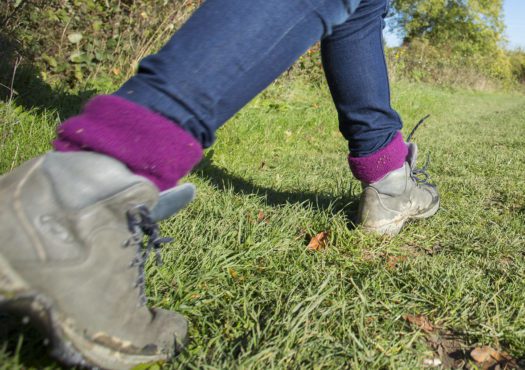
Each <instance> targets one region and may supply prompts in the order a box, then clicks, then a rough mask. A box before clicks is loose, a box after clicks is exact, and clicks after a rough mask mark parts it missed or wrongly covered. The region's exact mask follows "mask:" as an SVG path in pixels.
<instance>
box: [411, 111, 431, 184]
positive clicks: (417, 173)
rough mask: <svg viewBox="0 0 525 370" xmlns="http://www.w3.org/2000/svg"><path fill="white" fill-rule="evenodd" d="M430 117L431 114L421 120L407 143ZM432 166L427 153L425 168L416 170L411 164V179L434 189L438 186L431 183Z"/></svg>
mask: <svg viewBox="0 0 525 370" xmlns="http://www.w3.org/2000/svg"><path fill="white" fill-rule="evenodd" d="M428 117H430V114H427V115H426V116H425V117H423V118H421V119H420V120H419V122H418V123H417V124H416V126H415V127H414V128H413V129H412V131H411V132H410V134H409V135H408V137H407V142H410V141H411V140H412V138H413V136H414V134H415V132H416V130H417V129H418V128H419V126H421V125H422V124H423V123H424V122H425V121H426V120H427V119H428ZM429 165H430V153H427V158H426V160H425V164H424V165H423V167H420V168H416V167H415V164H414V165H412V163H411V164H410V169H411V173H410V177H411V178H412V179H413V180H414V181H415V182H416V183H417V184H423V185H429V186H432V187H435V186H436V185H435V184H434V183H432V182H430V174H429V173H428V172H427V170H428V166H429Z"/></svg>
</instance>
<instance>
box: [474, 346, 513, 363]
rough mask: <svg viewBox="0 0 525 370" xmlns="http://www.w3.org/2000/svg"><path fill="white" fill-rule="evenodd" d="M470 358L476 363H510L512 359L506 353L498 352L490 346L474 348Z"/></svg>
mask: <svg viewBox="0 0 525 370" xmlns="http://www.w3.org/2000/svg"><path fill="white" fill-rule="evenodd" d="M470 357H472V359H473V360H474V361H476V362H478V363H480V364H481V363H484V362H489V361H490V362H501V361H510V360H512V358H511V357H510V355H509V354H508V353H507V352H499V351H497V350H495V349H494V348H492V347H490V346H482V347H476V348H474V349H473V350H472V352H470Z"/></svg>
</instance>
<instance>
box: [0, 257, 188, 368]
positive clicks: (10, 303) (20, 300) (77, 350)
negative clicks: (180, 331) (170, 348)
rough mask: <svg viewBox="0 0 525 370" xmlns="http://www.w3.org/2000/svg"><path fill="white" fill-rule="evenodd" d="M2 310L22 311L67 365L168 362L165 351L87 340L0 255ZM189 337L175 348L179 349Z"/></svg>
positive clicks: (58, 358)
mask: <svg viewBox="0 0 525 370" xmlns="http://www.w3.org/2000/svg"><path fill="white" fill-rule="evenodd" d="M0 310H2V311H6V312H10V313H15V314H17V315H22V316H23V317H24V322H26V321H27V320H28V319H29V321H30V322H32V323H34V324H35V325H36V326H37V328H39V329H40V330H41V331H42V332H43V333H45V334H46V335H47V336H49V338H48V339H49V340H50V345H51V351H50V355H51V356H52V357H53V358H55V359H57V360H58V361H60V362H61V363H63V364H65V365H67V366H80V367H82V368H87V369H95V368H108V369H117V370H120V369H123V370H124V369H131V368H133V367H135V366H137V365H143V364H152V363H159V362H165V361H166V360H167V358H166V355H132V354H129V353H123V352H120V351H115V350H114V349H111V348H109V347H106V346H103V345H101V344H99V343H95V342H92V341H90V340H87V339H86V338H85V337H84V336H83V335H82V334H79V333H78V332H77V331H76V330H75V329H74V327H73V326H72V325H71V323H72V320H70V319H68V318H67V317H64V315H61V314H60V313H59V312H58V311H57V310H56V309H55V308H54V305H53V302H52V300H51V299H49V298H48V297H46V296H45V295H43V294H41V293H39V292H35V291H33V290H32V289H31V288H30V287H29V285H28V284H27V283H26V282H25V281H24V279H22V278H21V277H20V276H19V275H18V274H17V273H16V272H15V270H14V269H13V268H12V267H11V266H10V265H9V263H8V262H7V261H6V260H5V259H4V258H3V257H2V255H0ZM186 342H187V338H184V339H183V342H182V343H179V345H180V347H178V348H176V352H177V353H178V352H179V351H180V350H181V349H182V347H183V346H184V345H185V344H186Z"/></svg>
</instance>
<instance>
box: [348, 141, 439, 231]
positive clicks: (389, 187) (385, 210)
mask: <svg viewBox="0 0 525 370" xmlns="http://www.w3.org/2000/svg"><path fill="white" fill-rule="evenodd" d="M416 158H417V146H416V144H414V143H409V144H408V157H407V162H405V164H404V165H403V167H401V168H399V169H397V170H394V171H391V172H390V173H388V174H387V175H386V176H385V177H383V178H382V179H381V180H379V181H377V182H373V183H369V184H368V183H363V184H362V185H363V193H362V195H361V200H360V203H359V210H358V222H359V223H360V224H361V225H362V227H363V229H365V230H366V231H372V232H376V233H379V234H390V235H395V234H397V233H399V231H400V230H401V228H402V227H403V225H404V224H405V222H406V221H407V220H409V219H417V218H427V217H430V216H432V215H434V214H435V213H436V212H437V210H438V208H439V194H438V192H437V189H436V187H435V186H434V185H432V184H430V183H428V182H427V178H428V175H427V174H426V172H425V170H426V165H425V166H424V167H423V169H422V170H418V169H416V168H415V164H416ZM421 174H422V175H424V178H423V179H419V178H418V176H419V175H421Z"/></svg>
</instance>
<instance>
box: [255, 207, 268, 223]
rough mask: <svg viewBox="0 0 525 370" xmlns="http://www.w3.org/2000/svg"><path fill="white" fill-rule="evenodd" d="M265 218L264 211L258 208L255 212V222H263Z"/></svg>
mask: <svg viewBox="0 0 525 370" xmlns="http://www.w3.org/2000/svg"><path fill="white" fill-rule="evenodd" d="M265 218H266V216H265V215H264V212H263V211H262V210H260V211H259V213H258V214H257V222H263V221H264V219H265Z"/></svg>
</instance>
